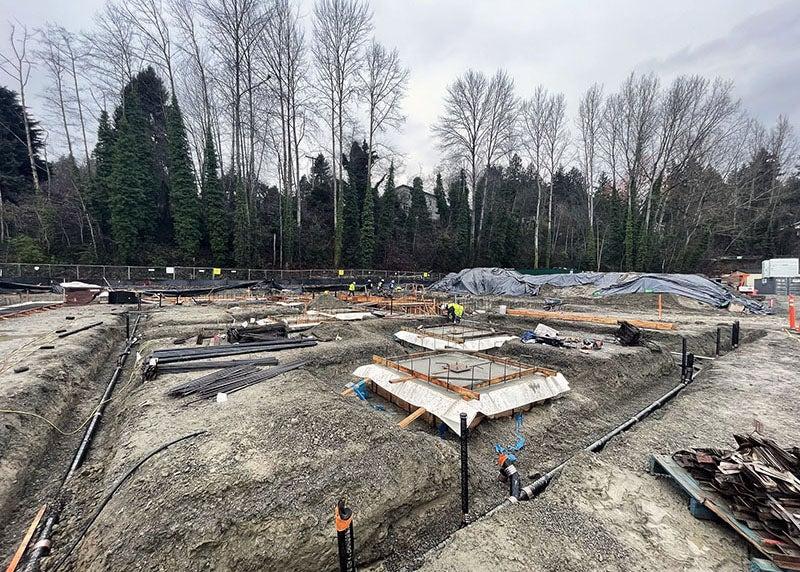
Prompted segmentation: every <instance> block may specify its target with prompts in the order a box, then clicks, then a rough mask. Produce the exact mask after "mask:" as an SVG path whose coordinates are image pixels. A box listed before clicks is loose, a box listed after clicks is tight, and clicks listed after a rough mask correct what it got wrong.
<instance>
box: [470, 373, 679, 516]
mask: <svg viewBox="0 0 800 572" xmlns="http://www.w3.org/2000/svg"><path fill="white" fill-rule="evenodd" d="M687 385H689V382H688V381H686V380H681V383H679V384H678V385H676V386H675V387H673V388H672V389H670V390H669V391H668V392H667V393H665V394H664V395H662V396H661V397H659V398H658V399H656V400H655V401H654V402H653V403H651V404H650V405H648V406H647V407H645V408H644V409H642V410H641V411H639V413H637V414H636V415H634V416H633V417H631V418H630V419H628V420H627V421H625V422H624V423H622V424H621V425H619V426H618V427H616V428H615V429H612V430H611V431H609V432H608V433H606V434H605V435H603V436H602V437H600V439H598V440H597V441H595V442H594V443H592V444H591V445H589V446H588V447H586V448H584V449H583V451H588V452H590V453H595V452H597V451H600V450H601V449H602V448H603V447H605V446H606V444H607V443H608V442H609V441H610V440H611V439H613V438H614V437H616V436H617V435H619V434H620V433H622V432H623V431H627V430H628V429H630V428H631V427H633V426H634V425H635V424H636V423H638V422H639V421H641V420H643V419H644V418H645V417H647V416H648V415H650V414H651V413H652V412H653V411H655V410H656V409H658V408H660V407H662V406H663V405H664V404H666V403H667V402H668V401H670V400H671V399H672V398H673V397H675V396H676V395H678V393H680V391H681V390H682V389H683V388H685V387H686V386H687ZM572 458H573V457H570V458H569V459H567V460H566V461H564V462H563V463H561V464H560V465H558V466H557V467H555V468H553V469H551V470H550V471H548V472H547V473H545V474H544V475H542V476H541V477H539V478H538V479H536V480H535V481H533V482H532V483H531V484H530V485H528V486H527V487H523V488H522V490H521V491H520V494H519V496H510V497H508V498H507V499H506V500H505V501H503V502H502V503H500V504H499V505H497V506H496V507H494V508H493V509H492V510H490V511H489V512H487V513H486V514H485V515H484V517H489V516H492V515H493V514H494V513H496V512H497V511H499V510H500V509H502V508H503V507H505V506H508V505H510V504H513V503H516V502H518V501H521V500H529V499H532V498H534V497H537V496H539V494H541V492H542V491H543V490H544V489H546V488H547V485H549V484H550V481H552V480H553V478H555V476H556V475H558V474H559V473H560V472H561V470H562V469H563V468H564V466H566V464H567V463H568V462H569V461H570V460H571V459H572Z"/></svg>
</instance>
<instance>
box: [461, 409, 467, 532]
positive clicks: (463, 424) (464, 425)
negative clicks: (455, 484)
mask: <svg viewBox="0 0 800 572" xmlns="http://www.w3.org/2000/svg"><path fill="white" fill-rule="evenodd" d="M460 418H461V526H466V525H467V515H468V514H469V471H468V467H467V441H468V440H469V427H467V414H466V413H462V414H461V415H460Z"/></svg>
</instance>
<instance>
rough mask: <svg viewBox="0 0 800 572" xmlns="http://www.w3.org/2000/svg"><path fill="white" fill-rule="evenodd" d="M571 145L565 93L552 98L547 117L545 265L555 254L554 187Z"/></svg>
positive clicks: (548, 105)
mask: <svg viewBox="0 0 800 572" xmlns="http://www.w3.org/2000/svg"><path fill="white" fill-rule="evenodd" d="M568 145H569V129H567V104H566V100H565V98H564V94H563V93H559V94H555V95H552V96H550V98H549V100H548V103H547V115H546V120H545V129H544V153H545V157H546V161H545V166H546V167H547V173H548V175H549V176H550V190H549V193H548V199H547V252H546V256H545V265H546V266H550V257H551V255H552V253H553V248H554V244H553V243H554V241H553V185H554V183H555V176H556V172H557V171H558V169H559V167H561V165H562V164H563V160H564V153H565V152H566V150H567V146H568Z"/></svg>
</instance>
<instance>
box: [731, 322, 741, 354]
mask: <svg viewBox="0 0 800 572" xmlns="http://www.w3.org/2000/svg"><path fill="white" fill-rule="evenodd" d="M740 328H741V325H740V324H739V320H736V321H735V322H734V323H733V326H731V348H732V349H734V350H735V349H736V348H738V347H739V330H740Z"/></svg>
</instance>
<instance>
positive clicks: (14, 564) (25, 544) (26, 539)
mask: <svg viewBox="0 0 800 572" xmlns="http://www.w3.org/2000/svg"><path fill="white" fill-rule="evenodd" d="M46 509H47V505H46V504H43V505H42V508H40V509H39V512H37V513H36V516H35V517H33V522H32V523H31V525H30V526H29V527H28V531H27V532H26V533H25V536H24V537H23V538H22V542H21V543H20V545H19V548H17V551H16V552H15V553H14V557H13V558H12V559H11V562H9V563H8V568H6V572H14V570H16V569H17V565H18V564H19V561H20V560H22V555H23V554H25V549H26V548H28V543H29V542H30V541H31V538H33V533H34V532H36V527H37V526H39V521H40V520H42V517H43V516H44V511H45V510H46Z"/></svg>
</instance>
